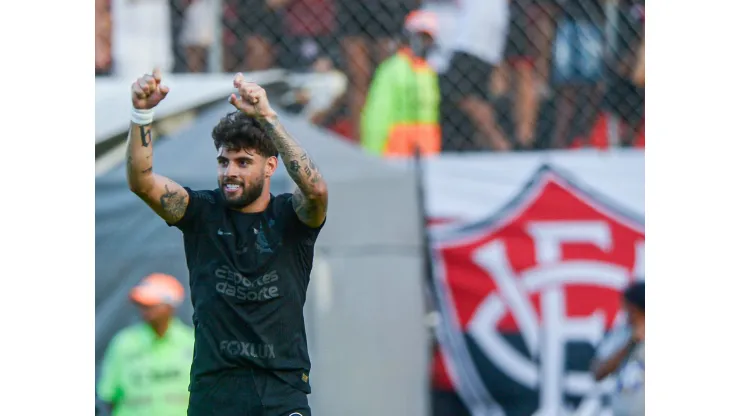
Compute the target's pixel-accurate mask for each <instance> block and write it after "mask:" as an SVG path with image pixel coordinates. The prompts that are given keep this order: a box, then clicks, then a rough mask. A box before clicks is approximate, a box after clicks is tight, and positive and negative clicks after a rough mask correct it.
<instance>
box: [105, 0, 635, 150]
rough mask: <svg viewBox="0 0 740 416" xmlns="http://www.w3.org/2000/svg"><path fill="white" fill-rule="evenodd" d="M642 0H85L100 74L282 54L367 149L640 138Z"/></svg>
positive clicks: (299, 102)
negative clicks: (92, 15) (92, 12)
mask: <svg viewBox="0 0 740 416" xmlns="http://www.w3.org/2000/svg"><path fill="white" fill-rule="evenodd" d="M644 16H645V13H644V0H433V1H430V0H426V1H424V0H96V54H95V68H96V74H97V75H98V76H105V75H115V76H124V77H134V76H138V75H140V74H141V73H142V72H144V71H148V70H150V68H151V67H152V66H158V67H160V68H162V69H163V70H164V71H165V72H172V73H187V72H210V71H215V72H236V71H260V70H266V69H271V68H282V69H285V70H287V71H288V75H287V76H286V77H285V82H284V83H282V85H275V86H273V88H272V90H273V91H270V92H271V97H274V98H272V100H274V101H276V102H277V103H278V104H279V105H281V106H282V107H283V108H285V109H286V110H288V111H291V112H294V113H296V114H302V115H304V116H306V117H307V118H309V119H310V120H311V121H312V122H313V123H315V124H317V125H319V126H322V127H325V128H328V129H331V130H333V131H335V132H337V133H339V134H340V135H341V136H343V137H345V138H346V139H347V140H350V141H354V142H356V143H358V144H360V145H361V146H362V147H363V148H365V149H366V150H367V151H369V152H372V153H375V154H379V155H383V156H393V155H402V156H403V155H410V154H413V153H414V152H416V151H417V150H418V151H420V152H422V153H427V154H428V153H437V152H456V151H478V150H493V151H516V150H530V149H550V148H578V147H607V146H628V147H632V146H636V147H641V146H643V145H644V127H643V126H644V82H645V75H644V68H645V54H644V50H645V49H644Z"/></svg>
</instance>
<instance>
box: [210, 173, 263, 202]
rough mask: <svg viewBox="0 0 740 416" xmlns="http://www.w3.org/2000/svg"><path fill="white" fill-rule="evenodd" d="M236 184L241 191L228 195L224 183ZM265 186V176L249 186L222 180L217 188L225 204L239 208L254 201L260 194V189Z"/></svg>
mask: <svg viewBox="0 0 740 416" xmlns="http://www.w3.org/2000/svg"><path fill="white" fill-rule="evenodd" d="M227 183H228V184H238V185H239V186H240V187H241V192H240V193H238V194H237V195H230V194H228V193H227V192H226V191H225V190H224V187H225V186H226V184H227ZM264 187H265V178H260V179H258V180H257V181H255V182H254V183H253V184H251V185H250V186H249V187H247V186H244V183H243V182H239V183H237V182H233V181H230V182H222V183H221V186H220V187H219V189H220V190H221V196H223V198H224V201H225V202H226V206H227V207H229V208H232V209H241V208H244V207H246V206H248V205H249V204H251V203H252V202H254V201H256V200H257V198H259V197H260V195H262V190H263V189H264Z"/></svg>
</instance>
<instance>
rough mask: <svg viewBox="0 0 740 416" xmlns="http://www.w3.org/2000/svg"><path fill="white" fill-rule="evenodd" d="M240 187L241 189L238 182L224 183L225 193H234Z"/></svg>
mask: <svg viewBox="0 0 740 416" xmlns="http://www.w3.org/2000/svg"><path fill="white" fill-rule="evenodd" d="M240 189H242V186H241V185H239V184H235V183H227V184H225V185H224V191H226V193H234V192H237V191H239V190H240Z"/></svg>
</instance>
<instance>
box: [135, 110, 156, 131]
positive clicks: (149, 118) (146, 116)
mask: <svg viewBox="0 0 740 416" xmlns="http://www.w3.org/2000/svg"><path fill="white" fill-rule="evenodd" d="M153 121H154V109H151V108H150V109H149V110H139V109H136V108H133V107H132V108H131V122H132V123H134V124H138V125H140V126H146V125H149V124H152V122H153Z"/></svg>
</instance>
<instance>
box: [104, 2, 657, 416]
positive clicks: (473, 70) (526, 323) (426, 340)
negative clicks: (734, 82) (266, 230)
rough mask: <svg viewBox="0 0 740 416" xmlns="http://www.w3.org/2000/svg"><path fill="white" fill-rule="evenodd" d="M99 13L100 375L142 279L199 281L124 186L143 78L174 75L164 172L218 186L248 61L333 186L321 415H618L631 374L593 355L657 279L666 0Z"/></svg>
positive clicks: (316, 324)
mask: <svg viewBox="0 0 740 416" xmlns="http://www.w3.org/2000/svg"><path fill="white" fill-rule="evenodd" d="M95 9H96V33H95V73H96V140H95V142H96V152H95V153H96V357H95V359H96V363H97V364H98V365H97V368H98V371H97V374H96V377H99V374H100V368H101V367H102V365H103V364H102V363H103V362H104V356H105V351H106V349H107V348H108V346H109V343H110V340H111V339H112V338H113V337H114V335H115V334H116V333H118V332H119V331H121V330H122V329H123V328H126V327H127V326H129V325H131V324H133V323H135V322H138V321H139V320H140V319H141V318H140V317H139V315H138V313H137V309H136V307H135V306H134V305H133V304H131V302H130V301H129V296H128V294H129V291H130V289H131V288H132V287H133V286H134V285H135V284H136V283H138V282H139V281H140V280H141V279H142V278H144V277H145V276H147V275H149V274H151V273H167V274H170V275H172V276H175V277H176V278H177V279H179V280H180V281H181V282H182V283H183V286H184V287H185V290H186V292H187V291H188V287H187V268H186V265H185V260H184V253H182V241H181V235H180V234H179V232H178V231H177V230H173V229H170V228H169V227H167V226H166V225H165V224H164V223H163V222H162V221H161V220H159V219H158V218H157V217H156V216H155V215H154V214H153V213H151V212H150V211H149V209H148V208H147V207H146V205H145V204H143V203H141V202H140V201H139V200H137V199H136V197H135V196H134V195H133V194H131V193H130V191H129V190H128V187H127V185H126V180H125V173H124V168H123V166H122V162H123V159H124V152H125V150H124V149H125V147H124V144H125V135H126V131H127V129H128V123H129V116H128V114H129V108H130V96H129V94H130V92H129V91H130V90H129V88H130V84H131V82H132V81H133V80H134V79H135V78H137V77H139V76H140V75H142V74H143V73H145V72H149V71H151V69H152V68H153V67H159V68H161V69H162V70H163V71H164V73H165V76H164V83H165V84H167V85H169V86H170V87H171V88H172V92H171V93H170V94H169V96H168V97H167V99H166V100H165V101H164V102H163V103H162V104H161V105H160V106H159V107H158V108H157V115H156V120H157V121H156V123H155V125H154V129H155V132H156V136H157V137H156V145H155V149H156V150H155V154H156V163H155V170H156V171H157V172H158V173H161V174H164V175H167V176H169V177H171V178H172V179H174V180H176V181H177V182H179V183H181V184H183V185H186V186H190V187H193V188H207V189H212V188H214V187H215V186H216V181H215V179H216V175H215V170H214V168H215V164H214V160H213V157H214V155H215V151H214V149H213V147H212V146H213V145H212V142H211V139H210V129H211V128H212V127H213V126H214V125H215V123H216V122H217V121H218V119H219V118H220V117H221V116H222V115H224V114H225V113H226V112H228V111H230V106H229V105H228V103H227V102H226V99H227V97H228V94H229V93H231V92H232V85H231V79H232V77H233V74H234V73H235V72H244V73H245V75H246V77H247V78H248V79H249V80H252V81H254V82H257V83H259V84H261V85H262V86H263V87H265V88H266V90H267V92H268V96H269V97H270V101H271V103H272V104H273V106H275V107H277V109H278V111H279V113H280V114H281V116H282V117H283V120H284V123H285V125H286V127H287V128H288V130H289V131H291V132H292V133H293V135H294V136H295V137H296V138H297V139H298V140H300V141H301V143H302V144H304V146H305V147H306V148H307V149H308V151H309V152H311V154H312V155H313V156H314V159H315V160H316V161H317V164H318V165H319V166H320V167H321V169H322V171H323V172H324V176H325V177H326V178H327V180H328V181H329V186H330V188H331V190H332V191H331V192H332V197H331V198H332V204H331V210H330V214H329V221H328V222H327V226H326V228H325V229H324V230H323V231H322V234H321V236H320V238H319V241H318V242H317V245H316V263H315V266H314V271H313V275H312V282H311V286H310V287H309V300H308V302H307V305H306V308H305V313H306V320H307V327H308V330H309V334H308V335H309V348H310V350H311V358H312V362H313V365H314V367H313V370H312V385H313V390H314V393H313V394H312V395H311V396H310V400H311V404H312V406H313V409H314V414H317V415H327V416H331V415H346V414H350V413H351V414H367V415H378V414H383V415H388V416H396V415H398V416H427V415H435V416H458V415H459V416H467V415H535V414H537V415H557V416H559V415H584V416H586V415H610V414H613V413H612V412H613V409H612V400H613V398H614V397H615V394H617V392H618V391H620V389H623V383H620V382H619V374H617V373H615V374H614V376H613V377H611V376H610V377H608V378H606V379H604V380H602V381H599V382H597V381H596V380H595V379H594V377H593V376H592V374H591V373H590V367H591V366H592V364H593V362H594V360H595V359H598V358H599V357H602V356H605V355H608V354H609V353H610V352H613V351H616V350H617V349H619V348H620V347H621V345H622V344H624V342H625V340H626V339H628V338H629V334H630V331H631V330H630V327H629V323H628V322H626V319H625V314H624V312H623V311H622V304H621V291H622V290H623V289H624V287H625V286H626V285H627V284H629V283H630V282H632V281H634V280H642V279H644V275H643V274H644V273H643V264H644V152H643V149H644V145H645V134H644V121H645V111H644V110H645V105H644V96H645V95H644V86H645V75H644V74H645V72H644V71H645V46H644V45H645V44H644V21H645V5H644V0H96V2H95ZM290 190H291V184H290V180H289V178H288V177H287V175H286V174H285V172H284V170H281V171H280V172H279V174H278V175H277V177H276V178H275V183H274V184H273V193H280V192H289V191H290ZM188 295H189V293H188ZM191 313H192V307H191V306H190V305H189V302H188V301H186V302H185V303H184V304H183V306H182V307H180V308H179V309H178V311H177V314H178V316H179V317H180V319H182V321H183V322H185V323H186V324H190V323H191ZM144 378H145V377H144ZM142 382H143V383H157V382H158V381H157V380H156V379H152V380H144V381H142ZM100 402H101V400H100V399H99V397H98V396H97V395H96V403H97V404H100ZM96 409H98V411H100V414H106V413H105V409H104V406H96ZM635 414H638V413H635Z"/></svg>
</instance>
